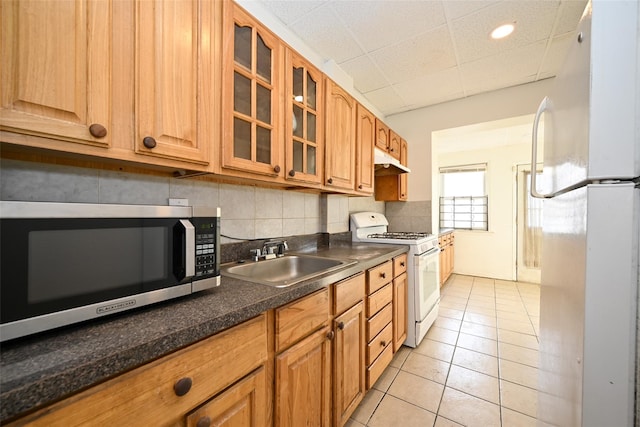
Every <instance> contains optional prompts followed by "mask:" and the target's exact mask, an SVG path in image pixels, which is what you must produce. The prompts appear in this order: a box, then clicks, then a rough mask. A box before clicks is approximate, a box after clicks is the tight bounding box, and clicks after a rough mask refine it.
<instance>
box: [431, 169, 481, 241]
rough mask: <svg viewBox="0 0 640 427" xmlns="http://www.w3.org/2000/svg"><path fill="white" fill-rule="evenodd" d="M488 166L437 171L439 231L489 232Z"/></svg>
mask: <svg viewBox="0 0 640 427" xmlns="http://www.w3.org/2000/svg"><path fill="white" fill-rule="evenodd" d="M486 172H487V164H486V163H481V164H473V165H461V166H450V167H442V168H440V228H456V229H464V230H484V231H487V230H489V197H488V195H487V190H486V188H487V186H486Z"/></svg>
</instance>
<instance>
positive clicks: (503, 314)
mask: <svg viewBox="0 0 640 427" xmlns="http://www.w3.org/2000/svg"><path fill="white" fill-rule="evenodd" d="M496 317H497V318H498V322H499V321H500V320H516V321H518V322H530V319H531V318H530V317H529V315H528V314H527V313H526V312H524V311H523V312H513V311H502V310H496Z"/></svg>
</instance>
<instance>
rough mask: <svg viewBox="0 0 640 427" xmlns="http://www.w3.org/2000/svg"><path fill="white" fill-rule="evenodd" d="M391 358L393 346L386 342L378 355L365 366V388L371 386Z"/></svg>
mask: <svg viewBox="0 0 640 427" xmlns="http://www.w3.org/2000/svg"><path fill="white" fill-rule="evenodd" d="M391 359H393V346H392V345H388V344H387V346H386V347H385V348H384V350H382V353H381V354H380V356H378V358H377V359H376V360H375V362H373V363H372V364H371V366H369V367H368V368H367V390H369V389H370V388H371V387H373V385H374V384H375V383H376V381H377V380H378V378H380V375H382V373H383V372H384V370H385V369H386V367H387V366H389V363H391Z"/></svg>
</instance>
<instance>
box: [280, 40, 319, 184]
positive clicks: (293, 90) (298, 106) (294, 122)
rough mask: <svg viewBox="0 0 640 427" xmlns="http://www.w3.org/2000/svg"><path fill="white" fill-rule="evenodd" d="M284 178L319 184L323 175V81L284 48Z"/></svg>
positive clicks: (317, 71)
mask: <svg viewBox="0 0 640 427" xmlns="http://www.w3.org/2000/svg"><path fill="white" fill-rule="evenodd" d="M284 79H285V115H284V117H285V127H284V128H285V135H286V136H285V144H286V175H285V176H286V178H287V180H291V181H302V182H308V183H314V184H321V183H322V177H323V172H324V79H323V76H322V73H321V72H320V70H318V69H317V68H315V67H314V66H313V65H311V64H310V63H309V62H308V61H306V60H305V59H304V58H302V57H301V56H300V55H298V54H297V53H296V52H294V51H292V50H290V49H287V52H286V60H285V77H284Z"/></svg>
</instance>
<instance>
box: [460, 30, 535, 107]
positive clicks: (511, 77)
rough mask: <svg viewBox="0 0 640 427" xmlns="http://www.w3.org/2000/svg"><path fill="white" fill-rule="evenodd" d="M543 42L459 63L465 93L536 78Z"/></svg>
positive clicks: (470, 93)
mask: <svg viewBox="0 0 640 427" xmlns="http://www.w3.org/2000/svg"><path fill="white" fill-rule="evenodd" d="M545 47H546V42H545V41H541V42H538V43H534V44H531V45H529V46H526V47H524V48H521V49H513V50H510V51H509V52H504V53H501V54H498V55H494V56H491V57H488V58H483V59H480V60H477V61H474V62H469V63H466V64H463V65H461V66H460V71H461V74H462V83H463V85H464V89H465V93H466V94H467V95H472V94H477V93H482V92H487V91H490V90H495V89H499V88H503V87H509V86H514V85H517V84H522V83H528V82H532V81H535V79H536V75H537V73H538V67H539V65H540V61H541V60H542V57H543V55H544V52H545Z"/></svg>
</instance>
